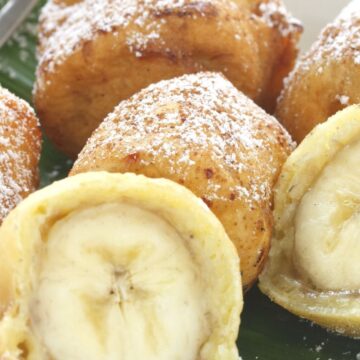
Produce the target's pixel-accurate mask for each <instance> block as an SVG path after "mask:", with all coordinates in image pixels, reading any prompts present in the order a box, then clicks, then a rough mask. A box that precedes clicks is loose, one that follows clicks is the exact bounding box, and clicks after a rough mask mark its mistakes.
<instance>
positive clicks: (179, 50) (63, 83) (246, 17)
mask: <svg viewBox="0 0 360 360" xmlns="http://www.w3.org/2000/svg"><path fill="white" fill-rule="evenodd" d="M300 33H301V25H300V24H299V22H298V21H297V20H295V19H293V18H292V17H291V16H290V15H289V14H288V12H287V11H286V9H285V8H284V6H283V4H282V2H281V0H261V1H260V0H256V1H255V0H252V1H249V0H241V1H239V0H237V1H234V0H202V1H195V0H115V1H113V0H78V1H74V0H72V1H70V0H68V1H65V0H57V1H55V0H52V1H49V2H48V4H47V5H46V6H45V8H44V9H43V12H42V15H41V19H40V34H39V38H40V44H39V51H38V54H39V60H40V64H39V67H38V72H37V82H36V87H35V104H36V108H37V111H38V113H39V116H40V119H41V121H42V124H43V126H44V128H45V130H46V132H47V134H48V135H49V136H50V138H51V139H52V140H53V141H54V142H55V143H56V144H57V146H58V147H59V148H60V149H62V150H63V151H65V152H66V153H67V154H69V155H71V156H73V157H75V156H76V155H77V154H78V152H79V151H80V150H81V148H82V147H83V145H84V144H85V142H86V140H87V138H88V137H89V136H90V135H91V132H92V131H93V130H94V129H95V128H96V127H97V126H98V124H99V123H100V122H101V121H102V119H104V117H105V116H106V115H107V114H108V113H109V112H111V111H112V110H113V108H114V107H115V106H116V105H117V104H118V103H119V102H120V101H121V100H123V99H127V98H128V97H130V96H131V95H133V94H134V93H136V92H137V91H139V90H140V89H142V88H144V87H146V86H148V85H150V84H151V83H155V82H158V81H160V80H163V79H169V78H172V77H175V76H179V75H182V74H185V73H194V72H198V71H202V70H211V71H221V72H223V73H224V74H225V75H226V76H227V78H228V79H230V81H232V82H233V84H234V85H235V86H236V87H237V88H238V89H240V90H241V91H243V92H245V93H246V94H247V95H248V96H250V97H251V98H252V99H255V101H256V102H257V103H259V104H261V105H262V106H264V107H266V108H267V109H269V110H272V109H273V108H274V105H275V99H276V98H277V96H278V94H279V92H280V89H281V87H282V80H283V78H284V76H285V75H286V74H287V73H288V72H289V71H290V70H291V68H292V66H293V62H294V58H295V56H296V54H297V49H296V44H297V41H298V38H299V35H300Z"/></svg>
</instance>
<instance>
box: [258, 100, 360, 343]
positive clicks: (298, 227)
mask: <svg viewBox="0 0 360 360" xmlns="http://www.w3.org/2000/svg"><path fill="white" fill-rule="evenodd" d="M359 158H360V106H359V105H354V106H352V107H349V108H347V109H345V110H343V111H341V112H339V113H337V114H336V115H334V116H333V117H332V118H330V119H329V120H328V121H327V122H325V123H323V124H321V125H318V126H317V127H316V128H315V129H314V130H313V131H312V132H311V133H310V135H308V136H307V137H306V138H305V140H304V141H303V142H302V143H301V144H300V145H299V147H298V148H297V149H296V150H295V151H294V152H293V153H292V155H290V157H289V159H288V160H287V162H286V163H285V165H284V167H283V170H282V173H281V175H280V178H279V182H278V184H277V187H276V196H275V210H274V218H275V232H274V237H273V239H272V248H271V251H270V256H269V261H268V263H267V265H266V268H265V270H264V272H263V274H262V275H261V276H260V289H261V290H262V291H263V292H264V293H265V294H267V295H268V296H269V297H270V298H271V299H273V300H274V301H275V302H277V303H278V304H280V305H282V306H283V307H285V308H286V309H288V310H289V311H291V312H293V313H295V314H297V315H299V316H302V317H304V318H307V319H310V320H312V321H314V322H316V323H318V324H320V325H322V326H324V327H327V328H329V329H331V330H334V331H337V332H339V333H342V334H346V335H349V336H354V337H358V336H360V242H359V236H360V215H359V214H360V212H359V210H360V185H359V184H360V170H359V166H358V164H359Z"/></svg>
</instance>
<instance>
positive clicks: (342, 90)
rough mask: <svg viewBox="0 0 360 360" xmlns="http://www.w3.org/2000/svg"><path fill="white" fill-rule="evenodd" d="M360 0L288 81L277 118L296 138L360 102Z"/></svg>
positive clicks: (331, 26)
mask: <svg viewBox="0 0 360 360" xmlns="http://www.w3.org/2000/svg"><path fill="white" fill-rule="evenodd" d="M359 88H360V0H354V1H352V2H351V3H350V4H349V5H348V6H347V7H346V8H345V9H344V10H343V11H342V12H341V13H340V15H339V16H338V18H337V19H336V20H335V21H334V22H333V23H331V24H329V25H327V26H326V27H325V29H324V30H323V31H322V32H321V34H320V36H319V39H318V40H317V41H316V42H315V43H314V44H313V46H312V48H311V49H310V51H309V52H308V53H307V54H306V55H304V56H303V57H302V58H301V60H300V61H299V62H298V63H297V65H296V67H295V69H294V71H293V72H292V73H291V74H290V76H289V77H288V78H287V79H286V81H285V88H284V90H283V92H282V94H281V96H280V98H279V103H278V106H277V109H276V115H275V116H276V117H277V118H278V119H279V120H280V122H281V123H282V124H283V125H284V126H285V127H286V128H287V130H288V131H289V132H290V134H291V136H292V137H293V139H294V140H295V141H297V142H299V143H300V142H301V140H302V139H303V138H304V137H305V136H306V135H307V134H308V133H309V132H310V131H311V130H312V129H313V128H314V127H315V126H316V125H317V124H319V123H322V122H324V121H326V120H327V119H328V118H329V117H330V116H332V115H334V114H335V113H336V112H337V111H339V110H341V109H344V108H345V107H347V106H349V105H352V104H358V103H360V92H359Z"/></svg>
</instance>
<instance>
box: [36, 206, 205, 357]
mask: <svg viewBox="0 0 360 360" xmlns="http://www.w3.org/2000/svg"><path fill="white" fill-rule="evenodd" d="M179 237H180V235H179V234H178V233H177V232H176V231H175V229H174V228H173V227H171V226H170V225H169V224H168V223H166V222H165V221H164V220H162V219H161V218H160V217H158V216H157V215H154V214H152V213H150V212H148V211H146V210H143V209H141V208H139V207H135V206H132V205H127V204H106V205H100V206H97V207H93V208H89V209H85V210H80V211H78V212H75V213H73V214H71V215H69V216H68V217H66V218H65V219H62V220H61V221H59V222H58V223H56V224H55V226H54V227H53V228H52V229H51V230H50V232H49V234H48V239H47V249H46V252H45V256H44V258H43V260H42V264H41V272H40V278H39V285H38V288H37V289H36V291H35V294H34V296H33V299H32V301H31V322H32V324H33V327H34V330H35V331H36V333H37V334H38V337H39V338H41V339H43V342H44V345H45V346H46V348H47V350H48V352H49V354H50V356H51V358H52V359H54V360H63V359H71V360H83V359H87V360H105V359H106V360H119V359H122V360H133V359H147V360H152V359H157V360H168V359H174V360H177V359H178V360H187V359H189V360H190V359H196V358H197V356H198V351H199V349H200V347H201V344H202V343H203V342H204V340H205V339H206V338H207V337H208V335H209V326H210V324H209V321H208V318H207V317H208V315H207V314H209V313H211V309H209V307H208V306H207V304H206V299H204V297H203V296H202V295H203V291H204V290H203V289H202V287H203V285H204V283H203V280H202V278H201V277H202V275H201V274H200V273H199V271H198V268H197V265H196V263H195V262H194V258H193V257H192V256H191V253H190V252H189V251H188V249H186V247H185V246H184V242H183V241H182V240H181V239H180V238H179ZM79 334H80V336H79ZM139 339H142V341H141V344H140V343H139Z"/></svg>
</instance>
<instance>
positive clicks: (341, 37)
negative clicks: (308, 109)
mask: <svg viewBox="0 0 360 360" xmlns="http://www.w3.org/2000/svg"><path fill="white" fill-rule="evenodd" d="M345 59H351V60H352V62H353V63H354V64H355V65H360V0H354V1H352V2H351V3H350V4H349V5H348V6H347V7H346V8H345V9H344V10H343V11H342V12H341V13H340V15H339V16H338V17H337V19H335V21H334V22H333V23H331V24H329V25H327V26H326V27H325V28H324V29H323V31H322V32H321V34H320V36H319V39H318V40H317V41H316V42H315V43H314V44H313V46H312V47H311V49H310V51H309V52H308V53H307V54H306V55H304V56H303V58H302V59H301V60H300V61H298V63H297V64H296V66H295V68H294V70H293V71H292V72H291V73H290V75H289V77H288V78H287V79H285V88H288V87H289V86H291V84H292V83H293V81H294V80H295V79H296V77H297V75H298V74H299V73H304V72H307V71H309V70H310V69H315V71H316V72H317V73H318V74H320V75H321V74H322V73H323V71H324V67H326V66H327V65H328V64H330V63H338V64H341V63H342V62H343V61H344V60H345ZM286 91H288V90H286ZM283 94H284V92H283ZM281 98H282V96H281V97H280V99H279V100H280V101H281ZM339 100H340V99H339ZM342 100H345V98H342Z"/></svg>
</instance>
